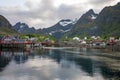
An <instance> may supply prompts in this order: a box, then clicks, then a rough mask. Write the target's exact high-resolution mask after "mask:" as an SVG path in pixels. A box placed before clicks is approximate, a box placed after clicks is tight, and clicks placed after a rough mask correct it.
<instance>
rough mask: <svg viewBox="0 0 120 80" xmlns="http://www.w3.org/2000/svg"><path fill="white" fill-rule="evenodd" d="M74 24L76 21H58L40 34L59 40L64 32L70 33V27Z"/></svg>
mask: <svg viewBox="0 0 120 80" xmlns="http://www.w3.org/2000/svg"><path fill="white" fill-rule="evenodd" d="M75 23H76V21H72V20H70V19H63V20H60V21H59V22H58V23H57V24H55V25H54V26H52V27H49V28H44V29H42V30H41V31H40V32H41V33H44V34H47V35H51V36H53V37H54V38H56V39H59V38H61V36H63V35H64V34H65V33H66V32H68V31H70V30H71V28H72V26H73V25H74V24H75Z"/></svg>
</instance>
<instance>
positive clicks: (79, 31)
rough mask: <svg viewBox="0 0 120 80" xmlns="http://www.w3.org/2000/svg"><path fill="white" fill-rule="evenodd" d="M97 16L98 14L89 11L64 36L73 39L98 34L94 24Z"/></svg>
mask: <svg viewBox="0 0 120 80" xmlns="http://www.w3.org/2000/svg"><path fill="white" fill-rule="evenodd" d="M97 16H98V14H96V13H95V12H94V11H93V10H92V9H90V10H89V11H87V12H86V13H85V14H83V15H82V16H81V17H80V18H79V20H78V21H77V23H76V24H75V25H73V28H72V29H71V31H70V32H68V33H67V34H66V36H68V37H73V36H86V35H97V34H99V33H100V31H98V27H97V26H96V25H95V23H94V22H95V20H96V18H97ZM96 32H97V33H96Z"/></svg>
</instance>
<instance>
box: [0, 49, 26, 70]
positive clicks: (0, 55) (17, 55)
mask: <svg viewBox="0 0 120 80" xmlns="http://www.w3.org/2000/svg"><path fill="white" fill-rule="evenodd" d="M20 51H21V52H20ZM12 59H14V61H15V62H16V63H17V64H20V63H25V62H26V61H27V59H28V53H27V52H24V51H23V50H6V49H4V50H0V71H2V70H4V68H5V67H6V66H7V65H8V64H9V63H10V61H11V60H12Z"/></svg>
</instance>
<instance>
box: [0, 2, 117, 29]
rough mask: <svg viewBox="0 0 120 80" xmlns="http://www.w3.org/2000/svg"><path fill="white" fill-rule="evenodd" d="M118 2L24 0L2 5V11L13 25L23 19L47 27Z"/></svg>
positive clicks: (28, 22)
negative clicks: (20, 2) (21, 2)
mask: <svg viewBox="0 0 120 80" xmlns="http://www.w3.org/2000/svg"><path fill="white" fill-rule="evenodd" d="M8 1H9V0H8ZM21 1H22V0H21ZM117 2H119V0H114V1H113V0H84V1H81V0H24V3H23V4H22V5H21V4H20V5H12V6H11V5H9V4H8V5H6V6H0V11H1V15H3V16H5V17H7V19H8V20H9V21H10V22H11V23H12V24H13V25H14V24H15V23H17V22H19V21H21V22H25V23H27V24H28V25H29V26H30V27H35V28H45V27H50V26H52V25H54V24H56V23H57V22H58V21H59V20H61V19H65V18H70V19H75V18H79V17H80V16H81V15H82V14H83V13H85V12H86V11H87V10H89V9H91V8H93V9H94V10H95V11H96V12H100V11H101V10H102V8H104V7H105V6H109V5H115V4H116V3H117Z"/></svg>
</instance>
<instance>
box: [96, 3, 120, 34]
mask: <svg viewBox="0 0 120 80" xmlns="http://www.w3.org/2000/svg"><path fill="white" fill-rule="evenodd" d="M96 24H97V26H99V27H101V28H102V33H103V34H105V35H108V36H111V35H114V36H120V2H119V3H118V4H117V5H115V6H109V7H105V8H104V9H103V10H102V11H101V12H100V14H99V15H98V17H97V19H96Z"/></svg>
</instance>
